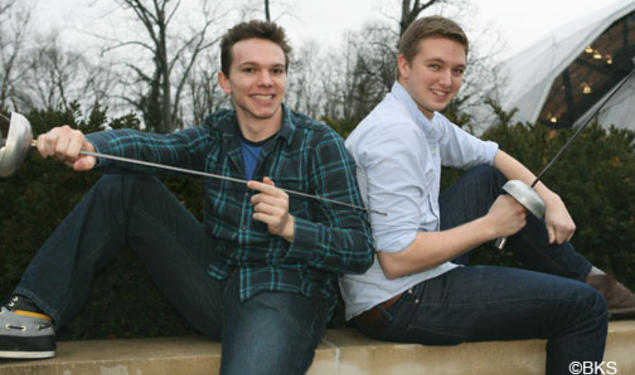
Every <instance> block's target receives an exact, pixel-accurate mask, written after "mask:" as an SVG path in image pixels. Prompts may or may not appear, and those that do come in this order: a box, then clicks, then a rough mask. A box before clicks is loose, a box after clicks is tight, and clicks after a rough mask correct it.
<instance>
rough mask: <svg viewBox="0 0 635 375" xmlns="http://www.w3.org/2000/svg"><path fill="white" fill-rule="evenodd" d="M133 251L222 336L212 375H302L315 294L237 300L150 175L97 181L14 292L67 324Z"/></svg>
mask: <svg viewBox="0 0 635 375" xmlns="http://www.w3.org/2000/svg"><path fill="white" fill-rule="evenodd" d="M124 247H127V248H130V249H131V250H133V251H134V252H135V253H136V254H137V255H138V256H139V257H140V258H141V259H142V261H143V263H144V265H145V267H146V268H147V270H148V271H149V273H150V275H151V277H152V279H153V281H154V282H155V283H156V285H157V286H158V287H159V288H160V290H161V291H162V292H163V293H164V295H165V296H166V297H167V299H168V300H169V301H170V302H171V303H172V304H173V305H174V306H175V308H176V309H177V310H178V311H179V313H180V314H181V315H182V316H183V317H184V318H185V320H187V321H188V322H189V323H190V324H191V325H192V326H193V327H194V328H195V329H196V330H198V331H200V332H201V333H203V334H205V335H207V336H208V337H210V338H212V339H215V340H221V341H222V342H223V348H222V363H221V374H303V373H304V372H305V371H306V370H307V368H308V367H309V366H310V365H311V362H312V360H313V356H314V352H315V348H316V346H317V345H318V343H319V341H320V339H321V338H322V336H323V334H324V331H325V329H326V315H327V305H326V301H325V300H324V299H323V298H321V297H315V298H307V297H304V296H301V295H296V294H291V293H278V292H265V293H260V294H258V295H256V296H254V297H253V298H251V299H249V300H247V301H244V302H241V301H240V297H239V296H240V293H239V287H240V286H239V278H238V272H234V273H232V275H231V276H230V277H228V278H227V279H226V280H222V281H219V280H216V279H214V278H212V277H211V276H209V275H208V273H207V271H206V268H207V265H208V264H209V263H210V262H211V261H212V260H213V259H214V256H215V251H214V249H215V240H214V238H212V237H211V236H210V235H209V234H207V233H206V231H205V230H204V229H203V225H202V224H201V223H200V222H199V221H198V220H197V219H196V218H195V217H194V216H192V214H191V213H190V212H189V211H187V209H185V207H184V206H183V205H182V204H181V203H179V202H178V200H177V199H176V198H175V197H174V196H173V195H172V194H171V193H170V192H169V191H168V190H167V188H166V187H165V186H164V185H163V184H162V183H160V182H159V181H158V180H157V179H156V178H154V177H151V176H145V175H109V176H104V177H102V178H101V179H100V180H99V181H98V182H97V183H96V184H95V186H94V187H93V188H92V189H91V190H90V191H89V193H88V194H86V196H85V197H84V198H83V199H82V201H81V202H80V203H79V204H78V205H77V206H75V208H74V209H73V210H72V212H71V213H70V214H69V216H68V217H67V218H66V219H65V220H64V221H63V222H62V224H60V226H59V227H58V228H57V229H56V230H55V232H54V233H53V234H52V236H51V237H50V238H49V239H48V240H47V241H46V242H45V243H44V245H43V246H42V248H41V249H40V251H39V252H38V253H37V255H36V256H35V257H34V258H33V260H32V261H31V263H30V265H29V266H28V268H27V270H26V271H25V273H24V275H23V277H22V280H21V281H20V283H19V285H18V286H17V288H16V289H15V291H14V293H16V294H21V295H24V296H27V297H29V298H31V299H32V300H33V301H34V302H35V304H36V305H38V307H40V309H42V310H43V311H44V312H45V313H47V314H48V315H49V316H51V317H52V318H53V320H54V322H55V326H56V327H60V326H62V325H64V324H66V323H67V322H68V321H69V320H70V319H71V318H72V317H73V316H74V315H75V314H77V312H78V311H79V310H80V308H81V307H82V305H83V304H84V303H85V301H86V299H87V296H88V292H89V288H90V285H91V281H92V280H93V278H94V277H95V275H96V274H97V273H98V272H99V271H100V270H101V269H103V268H104V267H105V266H106V265H108V264H109V263H111V262H112V261H113V260H114V259H115V257H116V256H117V253H118V251H119V250H120V249H122V248H124Z"/></svg>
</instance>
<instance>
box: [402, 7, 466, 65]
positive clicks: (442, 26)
mask: <svg viewBox="0 0 635 375" xmlns="http://www.w3.org/2000/svg"><path fill="white" fill-rule="evenodd" d="M432 37H442V38H448V39H452V40H455V41H457V42H459V43H461V44H462V45H463V47H465V54H467V51H468V49H469V42H468V40H467V35H465V32H464V31H463V29H461V26H459V25H458V24H457V23H456V22H454V21H452V20H451V19H448V18H445V17H441V16H430V17H423V18H419V19H418V20H415V21H414V22H413V23H411V24H410V26H408V28H407V29H406V31H405V32H404V33H403V35H402V36H401V40H400V41H399V53H400V54H401V55H403V57H404V58H405V59H406V61H408V62H411V61H412V59H413V58H414V57H415V55H416V54H417V53H418V52H419V51H418V48H419V41H421V40H423V39H425V38H432Z"/></svg>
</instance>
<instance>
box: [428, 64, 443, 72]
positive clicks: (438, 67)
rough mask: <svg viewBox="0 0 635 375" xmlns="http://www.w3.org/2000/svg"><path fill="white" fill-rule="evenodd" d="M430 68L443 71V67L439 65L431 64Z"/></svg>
mask: <svg viewBox="0 0 635 375" xmlns="http://www.w3.org/2000/svg"><path fill="white" fill-rule="evenodd" d="M428 68H430V70H434V71H437V70H439V69H441V65H439V64H429V65H428Z"/></svg>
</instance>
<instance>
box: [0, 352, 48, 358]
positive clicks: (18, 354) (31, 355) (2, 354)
mask: <svg viewBox="0 0 635 375" xmlns="http://www.w3.org/2000/svg"><path fill="white" fill-rule="evenodd" d="M51 357H55V351H42V352H19V351H18V352H16V351H0V358H14V359H42V358H51Z"/></svg>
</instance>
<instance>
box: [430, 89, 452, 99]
mask: <svg viewBox="0 0 635 375" xmlns="http://www.w3.org/2000/svg"><path fill="white" fill-rule="evenodd" d="M430 91H431V92H432V94H433V95H434V96H436V97H437V98H439V99H441V100H445V99H447V98H448V97H449V96H450V95H451V94H452V91H450V90H439V89H431V90H430Z"/></svg>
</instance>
